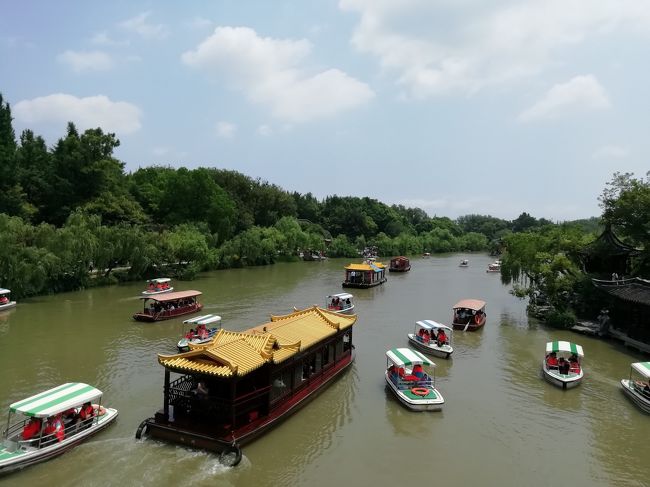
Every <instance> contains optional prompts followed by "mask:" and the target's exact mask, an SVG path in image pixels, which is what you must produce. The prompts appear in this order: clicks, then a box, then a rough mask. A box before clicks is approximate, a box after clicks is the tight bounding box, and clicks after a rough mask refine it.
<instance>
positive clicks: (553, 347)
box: [546, 341, 585, 357]
mask: <svg viewBox="0 0 650 487" xmlns="http://www.w3.org/2000/svg"><path fill="white" fill-rule="evenodd" d="M551 352H567V353H575V354H576V355H577V356H578V357H584V356H585V354H584V351H583V350H582V347H581V346H580V345H577V344H575V343H571V342H564V341H558V342H548V343H547V344H546V353H551Z"/></svg>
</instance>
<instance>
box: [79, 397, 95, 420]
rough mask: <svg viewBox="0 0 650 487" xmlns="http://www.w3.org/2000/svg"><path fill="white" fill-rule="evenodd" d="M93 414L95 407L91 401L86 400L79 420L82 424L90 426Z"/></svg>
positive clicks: (80, 411)
mask: <svg viewBox="0 0 650 487" xmlns="http://www.w3.org/2000/svg"><path fill="white" fill-rule="evenodd" d="M93 416H95V409H94V408H93V405H92V404H90V402H85V403H84V404H83V406H81V409H80V410H79V421H80V422H81V424H82V426H90V424H91V423H92V419H93Z"/></svg>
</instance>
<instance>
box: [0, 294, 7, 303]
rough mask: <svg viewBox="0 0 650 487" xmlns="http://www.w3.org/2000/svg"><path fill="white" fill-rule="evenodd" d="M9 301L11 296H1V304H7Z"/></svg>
mask: <svg viewBox="0 0 650 487" xmlns="http://www.w3.org/2000/svg"><path fill="white" fill-rule="evenodd" d="M8 302H9V298H8V297H7V296H4V295H3V296H0V304H7V303H8Z"/></svg>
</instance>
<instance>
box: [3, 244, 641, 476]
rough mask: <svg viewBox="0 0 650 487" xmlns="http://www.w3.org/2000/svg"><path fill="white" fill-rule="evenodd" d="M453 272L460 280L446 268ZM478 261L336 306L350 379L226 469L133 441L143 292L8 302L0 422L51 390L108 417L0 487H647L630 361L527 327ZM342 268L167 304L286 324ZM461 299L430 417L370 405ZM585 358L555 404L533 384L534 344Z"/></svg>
mask: <svg viewBox="0 0 650 487" xmlns="http://www.w3.org/2000/svg"><path fill="white" fill-rule="evenodd" d="M462 258H468V259H469V261H470V266H469V268H459V267H458V263H459V262H460V260H461V259H462ZM491 260H492V258H490V257H488V256H486V255H464V254H456V255H449V256H442V257H440V256H435V257H429V258H415V259H413V260H412V266H413V268H412V270H411V272H408V273H406V274H397V275H396V274H388V282H387V283H386V284H384V285H383V286H379V287H377V288H373V289H368V290H352V292H353V294H354V295H355V300H356V310H357V312H358V321H357V324H356V325H355V331H354V340H353V341H354V344H355V347H356V351H357V358H356V361H355V363H354V365H353V366H352V367H351V369H350V370H349V371H348V372H346V373H345V374H344V375H343V376H342V377H341V378H340V379H338V380H337V381H336V382H335V383H333V384H332V385H331V386H330V387H329V388H327V389H326V390H324V391H323V392H322V393H321V394H320V395H319V396H318V397H316V398H315V399H314V400H313V401H312V402H310V403H309V404H308V405H307V406H306V407H304V408H303V409H301V410H300V411H299V412H297V413H296V414H294V415H292V416H290V417H289V418H288V419H287V420H286V421H284V422H282V423H281V424H280V425H278V426H277V427H276V428H274V429H272V430H271V431H269V432H268V433H267V434H266V435H264V436H262V437H261V438H260V439H258V440H256V441H255V442H254V443H252V444H250V445H247V446H246V447H245V448H244V450H243V451H244V458H243V460H242V463H241V464H240V465H239V466H238V467H236V468H226V467H224V466H222V465H220V464H219V462H218V459H217V456H216V455H213V454H210V453H205V452H201V451H194V450H190V449H186V448H183V447H178V446H173V445H168V444H163V443H158V442H155V441H152V440H141V441H137V440H135V438H134V433H135V430H136V428H137V426H138V424H139V423H140V422H141V421H142V420H143V419H144V418H147V417H150V416H152V415H153V413H154V412H155V411H156V410H157V409H159V408H160V407H161V404H162V386H163V368H162V367H161V366H159V365H158V363H157V360H156V353H157V352H167V353H169V352H173V351H174V346H175V344H176V342H177V340H178V338H179V336H180V332H181V329H180V325H181V321H182V320H181V319H176V320H171V321H167V322H160V323H154V324H137V323H135V322H134V321H132V319H131V315H132V314H133V313H134V312H135V311H137V310H139V309H140V300H139V299H138V295H139V293H140V291H141V290H142V287H143V283H132V284H126V285H120V286H113V287H106V288H97V289H91V290H87V291H79V292H75V293H67V294H59V295H56V296H46V297H40V298H34V299H29V300H25V301H22V302H20V303H19V304H18V307H17V308H16V309H14V310H12V311H9V312H4V313H0V370H1V371H2V373H1V375H0V407H2V410H3V422H2V424H3V428H4V423H5V421H6V412H7V410H8V406H9V404H10V403H12V402H14V401H16V400H19V399H22V398H25V397H27V396H30V395H32V394H35V393H36V392H39V391H42V390H45V389H48V388H50V387H53V386H55V385H58V384H60V383H63V382H73V381H80V382H87V383H89V384H92V385H95V386H97V387H98V388H100V389H101V390H102V391H104V399H103V402H104V404H105V405H108V406H111V407H115V408H117V409H118V410H119V413H120V416H119V418H118V420H117V422H116V423H115V424H114V425H112V426H111V427H109V429H107V430H105V431H104V432H101V433H99V434H98V435H96V436H94V437H93V438H91V439H90V440H89V441H87V442H85V443H83V444H82V445H80V446H78V447H77V448H75V449H74V450H72V451H70V452H68V453H66V454H64V455H62V456H60V457H59V458H57V459H54V460H51V461H49V462H46V463H42V464H39V465H36V466H33V467H29V468H28V469H25V470H23V471H20V472H17V473H13V474H10V475H8V476H5V477H2V478H0V484H2V485H5V484H6V485H16V486H34V485H62V486H93V485H97V486H108V485H119V486H131V485H143V486H157V487H161V486H177V485H197V486H203V485H206V486H207V485H218V486H251V487H252V486H256V487H264V486H274V487H277V486H297V485H299V486H302V485H304V486H328V487H331V486H347V485H353V484H354V485H358V486H396V487H397V486H407V485H422V486H433V485H445V486H447V487H450V486H474V485H482V486H550V485H553V486H555V485H560V486H563V487H579V486H611V485H625V486H643V485H650V442H649V437H650V417H649V416H647V415H644V414H643V413H641V412H640V411H639V410H638V409H637V408H636V407H635V406H634V405H633V404H632V403H631V402H630V401H629V400H627V398H626V397H625V396H624V395H623V394H622V393H621V391H620V385H619V380H620V379H621V378H627V377H628V375H629V366H630V363H631V362H635V361H639V360H648V358H647V357H644V356H642V355H640V354H637V353H635V352H633V351H631V350H628V349H625V348H623V347H622V346H621V345H620V344H618V343H616V342H611V341H602V340H598V339H593V338H590V337H585V336H582V335H577V334H574V333H571V332H568V331H559V330H555V329H550V328H547V327H545V326H544V325H542V324H539V323H537V322H535V321H534V320H532V319H529V318H528V317H527V315H526V313H525V302H524V301H520V300H518V299H517V298H515V297H513V296H512V295H511V294H509V293H508V288H507V287H505V286H503V285H502V284H501V283H500V280H499V275H498V274H488V273H486V272H485V269H486V268H487V265H488V263H489V262H491ZM348 262H349V261H348V260H342V259H330V260H327V261H325V262H300V263H281V264H276V265H273V266H267V267H258V268H247V269H237V270H226V271H219V272H213V273H208V274H204V275H202V276H200V278H199V279H197V280H195V281H192V282H175V283H174V285H175V286H176V289H177V290H186V289H197V290H200V291H202V292H203V297H202V302H203V303H204V304H205V308H204V313H216V314H219V315H221V316H222V318H223V326H224V328H227V329H231V330H243V329H246V328H249V327H251V326H254V325H258V324H261V323H263V322H265V321H267V319H268V316H269V315H270V314H286V313H288V312H290V311H291V310H292V308H293V307H294V306H297V307H306V306H309V305H312V304H320V305H323V304H324V300H325V296H326V295H327V294H331V293H336V292H341V281H342V279H343V275H344V271H343V266H344V265H345V264H347V263H348ZM461 298H479V299H483V300H485V301H486V302H487V308H486V311H487V315H488V319H487V324H486V326H485V327H484V329H483V330H481V331H479V332H476V333H463V332H456V333H455V334H454V343H453V345H454V348H455V352H454V355H453V356H452V359H450V360H444V359H440V358H434V361H435V362H436V363H437V365H438V367H437V369H436V370H437V372H436V375H437V379H438V382H437V386H438V389H439V390H440V391H441V393H442V394H443V396H444V397H445V401H446V402H445V405H444V408H443V411H442V412H428V413H415V412H410V411H408V410H406V409H405V408H404V407H402V406H401V405H400V404H399V403H398V402H397V401H396V400H395V399H394V397H393V396H392V395H391V393H390V391H388V390H387V389H386V387H385V383H384V376H383V371H384V368H385V364H386V359H385V352H386V350H387V349H389V348H393V347H401V346H407V338H406V335H407V333H409V332H412V331H413V327H414V322H415V321H416V320H420V319H434V320H437V321H442V322H449V321H450V319H451V306H452V305H453V304H454V303H455V302H456V301H458V300H459V299H461ZM561 339H564V340H570V341H575V342H577V343H579V344H581V345H582V346H583V347H584V350H585V359H584V362H583V364H584V369H585V379H584V381H583V383H582V385H581V386H580V387H578V388H576V389H573V390H569V391H562V390H560V389H558V388H556V387H554V386H552V385H550V384H548V383H547V382H545V381H544V380H543V379H542V377H541V373H540V364H541V360H542V358H543V356H544V346H545V343H546V342H547V341H549V340H561Z"/></svg>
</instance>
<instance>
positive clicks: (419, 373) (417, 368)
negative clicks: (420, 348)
mask: <svg viewBox="0 0 650 487" xmlns="http://www.w3.org/2000/svg"><path fill="white" fill-rule="evenodd" d="M413 375H414V376H415V377H417V378H418V379H421V378H422V377H424V369H423V368H422V366H421V365H420V364H416V365H414V366H413Z"/></svg>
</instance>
